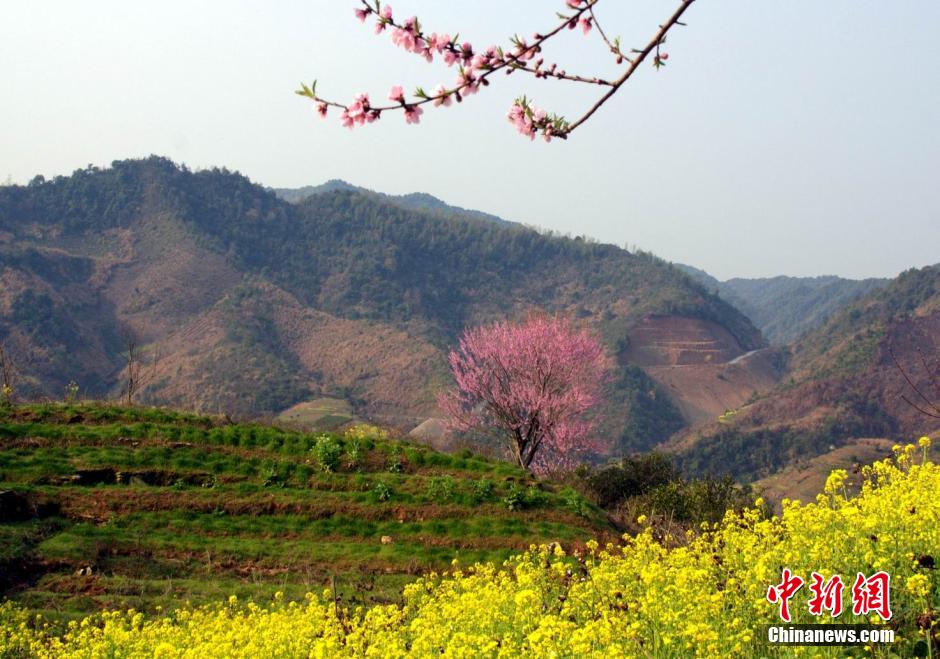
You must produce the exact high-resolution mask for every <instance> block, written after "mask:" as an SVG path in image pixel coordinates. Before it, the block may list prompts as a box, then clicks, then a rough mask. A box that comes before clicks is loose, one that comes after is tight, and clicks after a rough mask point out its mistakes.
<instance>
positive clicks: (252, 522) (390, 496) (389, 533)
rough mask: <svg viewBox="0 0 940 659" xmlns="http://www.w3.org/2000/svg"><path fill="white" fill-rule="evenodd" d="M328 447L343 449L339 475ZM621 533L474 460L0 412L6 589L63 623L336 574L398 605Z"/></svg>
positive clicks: (287, 587)
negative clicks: (455, 567)
mask: <svg viewBox="0 0 940 659" xmlns="http://www.w3.org/2000/svg"><path fill="white" fill-rule="evenodd" d="M324 436H325V437H328V438H330V439H329V440H322V442H325V443H320V444H318V441H321V438H322V437H324ZM318 446H319V447H320V448H321V449H322V448H323V447H324V446H334V447H336V446H338V447H339V449H336V452H335V455H334V457H335V460H336V462H335V464H336V470H335V471H333V472H328V471H325V470H324V469H323V468H322V461H321V460H320V459H319V458H318V456H322V455H323V452H322V451H321V450H319V449H318ZM510 503H512V506H511V507H512V509H510V505H509V504H510ZM610 530H611V529H610V528H609V527H608V526H607V523H606V521H605V518H604V516H603V515H602V514H601V513H600V512H599V511H598V510H597V509H596V508H594V507H593V506H591V505H589V504H587V503H586V502H585V501H584V500H583V499H581V498H580V497H578V496H577V495H575V494H574V493H573V492H571V491H569V490H564V489H560V488H558V487H556V486H554V485H551V484H548V483H544V482H537V481H534V480H532V479H531V478H530V477H529V476H528V475H527V474H525V473H523V472H522V471H520V470H518V469H516V468H514V467H512V466H511V465H509V464H506V463H502V462H498V461H491V460H486V459H484V458H480V457H476V456H473V455H470V454H469V453H464V454H462V455H444V454H441V453H437V452H434V451H432V450H430V449H428V448H427V447H424V446H419V445H415V444H410V443H407V442H399V441H393V440H388V439H383V438H380V437H378V438H377V437H370V436H368V434H365V435H362V436H361V437H359V438H358V439H353V438H349V437H345V438H344V437H340V436H336V435H312V434H304V433H298V432H291V431H286V430H281V429H278V428H274V427H270V426H264V425H257V424H231V423H228V422H226V421H225V420H224V419H219V418H210V417H203V416H194V415H189V414H181V413H175V412H168V411H164V410H157V409H148V408H116V407H107V406H99V405H85V404H82V405H77V404H76V405H67V404H57V405H29V406H21V407H17V408H14V409H6V410H0V586H2V588H3V590H4V591H5V593H6V594H7V595H8V596H9V597H12V598H13V599H15V600H17V601H19V602H21V603H22V604H23V605H25V606H28V607H30V608H33V609H35V610H37V611H43V612H44V613H46V614H48V615H51V616H53V617H54V618H56V619H59V620H62V619H66V618H72V617H75V616H77V615H79V614H82V613H88V612H90V611H94V610H98V609H101V608H104V607H108V608H114V607H118V608H120V607H135V608H137V609H140V610H154V609H155V608H156V607H157V606H163V607H173V606H175V605H177V604H179V603H182V602H183V601H185V600H190V601H192V602H194V603H195V602H202V601H209V600H218V599H219V598H221V597H227V596H229V595H233V594H234V595H237V596H240V597H248V596H251V597H254V598H255V599H256V600H261V599H264V598H266V597H271V596H273V594H274V593H275V592H276V591H282V592H284V593H285V595H286V596H287V597H288V598H298V599H299V598H302V597H303V595H304V594H305V593H306V592H308V591H311V590H319V589H320V588H321V587H322V586H324V585H326V584H328V583H330V582H331V581H335V584H336V587H337V588H338V589H339V592H340V593H341V595H342V597H343V598H344V599H345V600H346V601H349V602H354V603H363V604H368V603H370V602H373V601H389V600H394V599H396V598H397V597H398V593H399V587H400V586H401V585H402V584H403V583H404V582H406V581H408V580H411V579H413V575H415V574H417V573H420V572H424V571H427V570H431V569H435V570H443V569H447V568H448V567H449V566H450V564H451V561H452V560H454V559H456V560H458V562H459V563H460V564H468V563H472V562H475V561H480V560H496V561H499V560H503V559H505V558H506V557H508V555H510V554H511V553H516V552H517V551H518V550H521V549H523V548H525V547H527V546H528V545H529V544H530V543H532V542H548V541H559V542H561V543H562V544H563V545H564V546H566V547H571V546H572V545H578V544H580V543H581V542H582V541H584V540H586V539H588V538H591V537H597V536H599V535H600V536H604V534H605V533H607V532H608V531H610Z"/></svg>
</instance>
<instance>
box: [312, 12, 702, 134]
mask: <svg viewBox="0 0 940 659" xmlns="http://www.w3.org/2000/svg"><path fill="white" fill-rule="evenodd" d="M559 1H560V0H559ZM359 2H360V6H358V7H356V8H355V10H354V11H355V15H356V17H357V18H358V19H359V20H360V21H362V22H363V23H364V22H366V21H367V20H370V19H373V18H374V20H375V33H376V34H382V33H384V32H389V33H390V34H391V39H392V43H393V44H394V45H396V46H399V47H401V48H403V49H405V50H406V51H408V52H411V53H414V54H415V55H418V56H419V57H421V58H423V59H425V60H427V61H428V62H434V60H435V58H437V59H440V60H442V61H443V63H444V64H445V65H446V66H448V67H451V68H454V67H456V70H457V75H456V79H455V80H454V81H453V82H452V83H451V84H446V83H441V84H439V85H437V86H436V87H435V88H434V89H433V91H431V92H426V91H425V90H424V89H423V88H421V87H418V88H417V89H416V90H415V91H414V93H413V97H412V98H408V97H406V96H405V94H404V89H403V87H402V86H401V85H394V86H393V87H392V88H391V91H390V92H389V94H388V100H389V101H390V104H384V105H383V104H381V103H379V104H373V103H372V101H371V99H370V98H369V95H368V94H366V93H362V94H359V95H357V96H356V97H355V99H353V101H352V102H350V103H340V102H336V101H331V100H327V99H325V98H323V97H321V96H320V95H319V94H318V93H317V83H316V81H314V82H313V84H312V85H310V86H307V85H306V84H303V85H301V88H300V89H299V90H298V91H297V93H298V94H300V95H301V96H305V97H307V98H309V99H310V100H311V101H313V102H314V103H315V104H316V108H317V111H318V112H319V113H320V115H321V116H322V117H324V118H325V117H326V116H327V114H328V112H329V109H330V108H331V107H332V108H336V109H337V110H339V111H340V118H341V120H342V122H343V125H344V126H346V127H347V128H353V127H355V126H361V125H363V124H367V123H372V122H374V121H376V120H378V119H380V118H381V117H382V115H383V114H384V113H386V112H389V111H401V112H402V113H403V114H404V117H405V121H406V122H407V123H409V124H417V123H419V122H420V120H421V115H422V114H423V113H424V109H423V107H422V106H425V105H428V104H430V105H432V106H434V107H449V106H451V105H453V103H454V101H456V102H457V103H461V102H463V100H464V99H465V98H467V97H468V96H472V95H473V94H476V93H477V92H478V91H479V90H480V89H481V88H484V87H488V86H489V85H490V82H491V79H492V78H493V76H495V75H496V74H497V73H499V72H500V71H502V72H503V73H505V74H507V75H508V74H513V73H517V72H518V73H520V74H528V75H531V76H532V77H533V78H534V79H535V80H541V81H548V80H551V81H564V82H569V83H577V84H583V85H592V86H596V87H599V88H601V89H602V90H603V91H602V92H601V93H600V96H599V98H598V99H597V100H596V102H595V103H594V104H593V105H591V107H589V108H588V109H587V110H585V111H584V112H583V113H582V114H581V116H580V117H579V118H577V119H576V120H574V121H569V120H568V119H566V118H565V117H564V116H561V115H558V114H549V113H548V112H546V111H545V110H543V109H541V108H538V107H536V106H535V105H533V104H532V102H531V101H530V100H529V99H528V98H527V97H525V96H523V97H521V98H517V99H516V100H515V101H514V102H513V104H512V106H511V107H510V108H509V113H508V115H507V117H508V119H509V121H510V122H511V123H512V124H513V125H514V126H515V127H516V129H517V130H518V131H519V132H520V133H521V134H523V135H525V136H526V137H528V138H530V139H535V136H536V135H537V134H541V135H542V137H543V138H544V139H545V140H546V141H551V140H552V138H553V137H557V138H561V139H567V137H568V135H570V134H571V133H572V132H573V131H574V130H575V129H577V128H578V127H579V126H581V125H582V124H583V123H584V122H585V121H587V120H588V119H589V118H590V117H591V116H592V115H593V114H594V113H595V112H596V111H597V110H598V109H599V108H600V107H601V106H602V105H603V104H604V103H606V102H607V101H608V100H610V99H611V98H612V97H613V96H614V94H616V93H617V92H618V91H619V90H620V88H621V87H622V86H623V85H624V83H626V82H627V80H629V79H630V77H631V76H632V75H633V73H634V72H635V71H636V70H637V69H638V68H639V67H640V65H641V64H642V63H643V62H644V61H645V60H646V59H647V58H648V57H649V56H650V55H652V57H653V60H652V61H653V66H655V67H656V68H657V69H659V68H661V67H663V66H665V64H666V60H667V59H668V58H669V55H668V53H666V52H664V51H663V50H662V47H663V45H664V44H665V43H666V34H667V33H668V32H669V30H670V29H672V28H673V27H674V26H676V25H684V24H683V23H682V22H681V21H680V19H681V18H682V15H683V14H684V13H685V11H686V10H687V9H688V8H689V7H690V6H691V5H692V3H693V2H695V0H681V1H680V2H679V5H678V7H677V8H676V10H675V11H674V12H673V13H672V15H671V16H670V17H669V18H668V19H667V20H666V21H665V22H663V23H662V24H661V25H660V26H659V27H658V28H657V30H656V32H655V34H654V35H653V37H652V39H651V40H650V41H649V42H648V43H647V44H646V45H645V46H643V47H642V48H631V49H624V48H622V47H621V44H620V38H619V37H615V38H609V37H608V36H607V33H606V32H605V31H604V29H603V28H602V27H601V25H600V21H599V20H598V16H597V13H596V12H595V9H596V8H597V5H598V4H600V2H601V0H565V4H564V9H565V11H564V12H560V13H558V22H557V23H556V24H555V25H554V27H552V28H551V29H550V30H548V31H545V32H535V33H534V34H532V37H531V40H529V39H525V38H523V37H519V36H515V37H513V38H512V40H511V42H510V43H509V44H507V45H506V46H505V47H500V46H496V45H492V46H489V47H487V48H483V49H478V48H475V47H474V46H473V44H472V43H470V42H469V41H463V42H460V41H458V39H457V37H452V36H451V35H450V34H448V33H438V32H428V31H427V30H426V29H425V28H424V26H422V24H421V22H420V21H419V20H418V18H417V16H413V17H411V18H406V19H403V20H401V19H398V18H396V17H395V15H394V13H393V11H392V7H391V5H389V4H387V3H386V4H382V3H381V0H359ZM576 29H580V30H581V31H582V32H583V33H584V35H589V34H592V33H594V34H596V35H597V36H598V38H599V39H600V40H601V41H602V42H603V45H604V47H605V48H606V49H607V50H608V51H609V52H610V54H611V56H612V57H613V58H614V61H615V62H616V64H617V65H618V66H622V67H623V70H622V71H621V73H620V75H619V76H617V77H615V78H612V79H609V80H608V79H606V78H601V77H598V76H596V75H582V74H576V73H572V72H570V71H567V70H566V69H565V68H564V67H563V66H560V65H559V64H558V63H557V62H549V61H547V60H546V59H545V56H544V47H545V45H546V43H547V42H549V41H550V40H552V39H554V38H555V37H557V36H558V35H559V34H562V33H564V32H566V31H568V30H576Z"/></svg>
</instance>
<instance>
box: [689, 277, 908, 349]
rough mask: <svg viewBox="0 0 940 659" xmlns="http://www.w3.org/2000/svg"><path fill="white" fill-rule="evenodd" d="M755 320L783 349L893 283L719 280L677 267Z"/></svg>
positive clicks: (819, 279) (808, 279)
mask: <svg viewBox="0 0 940 659" xmlns="http://www.w3.org/2000/svg"><path fill="white" fill-rule="evenodd" d="M674 265H675V266H676V267H677V268H679V269H681V270H683V271H684V272H686V273H687V274H689V275H690V276H691V277H693V278H694V279H696V280H697V281H699V282H701V283H702V284H704V285H705V286H707V287H709V288H710V289H711V290H714V291H716V292H717V293H718V294H719V295H720V296H721V297H723V298H724V299H726V300H727V301H728V302H730V303H731V304H733V305H734V306H736V307H737V308H738V309H740V310H741V311H742V312H744V314H745V315H746V316H747V317H748V318H750V319H751V320H752V321H754V324H755V325H757V327H759V328H760V330H761V332H762V333H763V335H764V336H765V337H766V338H767V340H768V341H770V342H771V343H772V344H773V345H777V346H783V345H787V344H789V343H792V342H793V341H795V340H797V339H798V338H799V337H800V336H802V335H803V334H804V333H806V332H808V331H810V330H812V329H814V328H816V327H819V326H821V325H822V324H824V323H825V322H826V320H828V319H829V318H830V317H831V316H832V315H833V314H835V313H836V312H838V311H839V310H840V309H842V308H843V307H845V306H846V305H848V304H851V303H852V302H855V301H856V300H859V299H861V298H862V297H864V296H865V295H867V294H868V293H870V292H872V291H875V290H877V289H878V288H881V287H882V286H885V285H887V284H888V282H890V281H891V280H890V279H878V278H872V279H861V280H856V279H845V278H843V277H836V276H832V275H829V276H821V277H787V276H782V275H781V276H778V277H763V278H755V279H748V278H742V277H735V278H733V279H728V280H726V281H719V280H718V279H716V278H715V277H713V276H712V275H710V274H708V273H707V272H705V271H704V270H700V269H698V268H695V267H692V266H688V265H683V264H679V263H677V264H674Z"/></svg>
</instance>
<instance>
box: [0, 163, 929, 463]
mask: <svg viewBox="0 0 940 659" xmlns="http://www.w3.org/2000/svg"><path fill="white" fill-rule="evenodd" d="M936 279H937V269H936V268H934V269H924V270H922V271H913V272H912V273H905V275H902V277H900V278H899V279H897V280H894V281H882V280H866V281H864V282H852V281H849V280H844V279H839V278H813V279H795V278H776V279H770V280H730V281H728V282H717V280H714V278H710V277H709V276H708V275H706V274H705V273H702V272H701V271H694V270H692V269H690V268H688V267H681V268H680V267H675V266H673V265H672V264H669V263H667V262H666V261H663V260H662V259H659V258H656V257H654V256H652V255H650V254H646V253H632V252H628V251H626V250H623V249H621V248H619V247H616V246H613V245H605V244H599V243H597V242H594V241H591V240H588V239H584V238H580V237H579V238H566V237H560V236H556V235H551V234H546V233H544V232H540V231H537V230H535V229H533V228H530V227H526V226H523V225H521V224H517V223H513V222H509V221H506V220H503V219H501V218H498V217H496V216H493V215H489V214H486V213H481V212H478V211H472V210H466V209H462V208H457V207H453V206H449V205H447V204H446V203H445V202H443V201H441V200H439V199H436V198H435V197H432V196H430V195H424V194H411V195H402V196H391V195H384V194H381V193H376V192H373V191H369V190H365V189H362V188H357V187H355V186H352V185H350V184H348V183H345V182H342V181H330V182H328V183H326V184H324V185H322V186H314V187H307V188H301V189H296V190H287V189H277V190H272V189H266V188H264V187H262V186H259V185H257V184H255V183H252V182H251V181H250V180H248V179H247V178H245V177H244V176H242V175H240V174H238V173H235V172H231V171H228V170H225V169H212V170H204V171H196V172H194V171H190V170H189V169H187V168H186V167H185V166H178V165H176V164H174V163H173V162H171V161H169V160H166V159H164V158H159V157H151V158H148V159H144V160H126V161H117V162H115V163H113V164H112V166H111V167H109V168H94V167H89V168H86V169H82V170H78V171H76V172H74V173H73V174H72V175H70V176H61V177H56V178H55V179H52V180H48V181H47V180H45V179H42V178H41V177H37V178H36V179H34V180H33V181H32V182H30V183H29V184H28V185H26V186H6V187H2V188H0V344H2V346H3V347H4V351H5V354H7V355H8V357H9V359H10V361H11V362H12V364H13V365H14V367H15V371H16V383H17V393H18V394H19V395H20V396H23V397H32V398H36V397H43V396H49V397H57V398H58V397H61V396H62V395H63V392H64V391H65V390H66V387H67V386H68V385H69V384H70V383H72V382H74V383H76V385H77V386H78V387H79V389H80V391H81V392H82V394H81V395H88V396H93V397H117V396H119V395H120V394H121V392H122V389H124V390H126V387H127V384H126V383H127V382H128V379H129V375H134V376H136V380H137V386H138V387H139V392H138V395H137V398H136V400H139V401H140V402H148V403H154V404H162V405H172V406H176V407H183V408H188V409H193V410H197V411H200V410H201V411H208V412H226V413H229V414H232V415H235V416H241V417H259V416H277V417H278V418H279V419H281V420H282V421H290V422H296V423H301V424H304V425H313V426H329V425H330V424H338V423H342V422H344V421H348V420H349V419H351V418H361V419H368V420H372V421H375V422H378V423H381V424H384V425H388V426H392V427H396V428H399V429H401V430H403V431H410V430H412V429H416V434H417V436H420V437H422V438H423V439H425V440H426V441H428V442H431V443H435V444H437V445H441V446H442V447H444V448H447V446H446V441H445V439H444V438H443V437H442V435H441V433H440V432H439V429H440V422H439V421H438V420H437V419H438V417H439V416H440V412H439V411H438V410H437V407H436V402H435V400H436V394H437V392H438V391H440V390H441V388H443V387H446V386H448V384H449V381H450V379H449V374H448V369H447V361H446V355H447V352H448V351H449V350H450V349H451V348H452V347H453V346H454V345H455V344H456V342H457V339H458V337H459V335H460V333H461V332H462V331H463V330H464V328H466V327H467V326H472V325H475V324H479V323H484V322H488V321H492V320H495V319H502V318H507V317H508V318H521V317H524V316H525V315H526V314H529V313H532V312H535V311H544V312H549V313H564V314H567V315H569V316H570V317H572V318H574V319H576V321H577V322H578V323H579V324H582V325H583V326H586V327H589V328H591V329H592V330H593V331H595V332H596V333H597V334H598V335H599V336H600V337H602V339H603V340H604V342H605V343H606V345H607V346H608V348H609V350H610V352H611V354H613V355H615V356H616V371H615V373H614V377H613V381H612V384H611V388H610V392H609V397H608V399H609V401H608V404H607V406H606V409H605V410H604V412H605V414H604V419H605V421H604V424H603V425H602V427H601V432H602V433H603V434H604V436H605V437H607V438H609V442H608V447H607V450H606V451H605V455H606V456H608V457H618V456H621V455H625V454H627V453H631V452H634V451H642V450H648V449H651V448H656V447H659V448H664V449H667V450H670V451H673V452H674V453H675V454H676V457H677V460H678V461H679V462H680V463H681V464H682V465H684V466H685V468H686V469H687V470H688V471H689V472H690V473H702V472H714V471H720V470H722V469H724V470H725V471H729V472H731V473H732V474H733V475H735V476H736V477H737V478H739V479H741V480H755V479H759V478H769V477H771V476H772V475H773V474H775V473H778V472H781V470H784V471H785V470H786V469H790V468H798V467H800V466H801V465H802V464H803V463H804V462H805V461H807V460H814V459H821V458H824V457H825V455H826V454H827V453H829V452H830V451H838V450H840V449H843V448H844V447H845V446H848V445H849V444H850V443H851V442H853V441H855V440H856V439H859V440H860V439H863V438H886V437H894V436H896V435H898V434H899V433H910V432H914V431H915V429H917V428H920V429H922V430H923V429H927V430H929V428H926V426H925V423H924V419H922V418H921V416H922V415H916V414H914V413H912V412H911V408H909V406H907V405H905V404H904V403H899V402H898V401H899V399H898V398H897V396H896V394H897V391H896V389H898V387H899V386H900V384H901V383H900V382H899V380H898V378H899V377H900V375H898V369H897V368H896V367H894V365H893V362H892V361H890V360H889V357H890V355H891V354H893V355H894V358H897V359H898V360H899V361H900V363H902V364H903V365H906V368H907V369H908V370H909V371H911V373H912V374H913V375H912V377H913V378H914V379H915V383H916V384H919V386H922V387H927V385H928V384H929V380H927V379H925V378H927V377H928V374H926V373H922V372H921V371H922V370H923V369H922V368H921V369H920V370H918V368H915V367H916V366H917V360H918V359H919V354H920V353H919V352H918V350H921V351H926V353H927V354H929V355H933V354H934V353H935V352H936V350H937V344H936V340H935V338H934V337H935V336H936V333H935V330H936V329H937V326H936V325H934V323H937V322H940V321H938V320H937V318H938V317H940V312H938V308H937V307H938V305H937V300H938V299H940V293H938V288H937V283H936ZM762 331H763V333H762ZM765 336H766V337H768V338H769V339H770V342H768V340H767V339H766V338H765ZM771 344H773V345H771ZM931 351H934V352H931ZM894 358H891V359H894ZM892 368H893V369H894V370H893V371H892ZM908 393H909V394H910V395H912V396H913V395H916V394H913V393H911V392H908ZM938 394H940V392H938ZM878 446H879V447H880V446H881V445H878ZM879 450H880V448H879ZM843 454H845V451H844V450H843V453H842V454H840V455H842V456H843V458H845V459H848V457H850V456H849V455H848V454H845V455H843ZM598 457H599V458H600V459H603V458H604V457H605V456H598Z"/></svg>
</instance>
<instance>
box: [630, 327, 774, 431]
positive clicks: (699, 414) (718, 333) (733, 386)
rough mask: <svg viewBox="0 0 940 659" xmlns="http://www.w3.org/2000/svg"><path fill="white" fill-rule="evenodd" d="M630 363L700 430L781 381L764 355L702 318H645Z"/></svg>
mask: <svg viewBox="0 0 940 659" xmlns="http://www.w3.org/2000/svg"><path fill="white" fill-rule="evenodd" d="M626 358H627V359H628V360H629V361H631V362H633V363H635V364H637V365H639V366H641V367H642V368H643V369H644V370H645V371H646V372H647V373H648V374H649V375H650V376H651V377H652V378H653V379H654V380H656V382H658V383H659V384H660V385H662V386H663V387H664V388H665V390H666V391H667V392H668V393H669V395H670V396H672V398H673V400H674V401H675V402H676V404H677V406H678V407H679V410H680V411H681V412H682V415H683V417H684V418H685V419H686V421H687V422H688V423H689V425H690V426H692V427H695V426H699V425H702V424H705V423H708V422H711V421H714V420H716V419H717V418H718V417H719V416H720V415H722V414H724V413H725V412H727V411H728V410H734V409H737V408H738V407H741V406H742V405H744V403H745V402H747V401H748V400H749V399H751V398H753V397H754V396H756V395H758V394H762V393H764V392H766V391H768V390H769V389H771V388H772V387H773V386H774V385H775V384H776V383H777V380H778V378H779V374H778V373H777V370H776V369H775V368H774V366H773V363H772V362H771V360H770V357H769V356H768V354H767V353H766V351H764V350H754V351H747V352H746V351H745V350H744V349H743V348H742V347H741V345H740V344H739V343H738V341H737V340H736V339H735V338H734V337H733V336H732V335H731V334H730V333H729V332H728V331H727V330H725V329H724V328H723V327H721V326H720V325H717V324H716V323H712V322H709V321H706V320H701V319H698V318H683V317H680V316H664V317H651V318H646V319H645V320H643V321H642V322H641V323H639V324H638V325H637V326H636V328H634V329H633V331H632V332H631V334H630V347H629V349H628V350H627V352H626Z"/></svg>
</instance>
